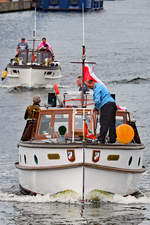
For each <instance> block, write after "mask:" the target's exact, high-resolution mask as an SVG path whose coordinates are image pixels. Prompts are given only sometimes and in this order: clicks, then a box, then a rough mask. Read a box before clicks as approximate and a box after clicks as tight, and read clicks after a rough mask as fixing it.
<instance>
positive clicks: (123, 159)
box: [16, 143, 144, 199]
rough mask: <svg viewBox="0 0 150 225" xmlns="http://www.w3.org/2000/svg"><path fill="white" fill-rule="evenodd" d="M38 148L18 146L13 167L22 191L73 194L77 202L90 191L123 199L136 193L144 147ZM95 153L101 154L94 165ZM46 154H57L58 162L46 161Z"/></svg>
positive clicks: (27, 145) (141, 170) (30, 145)
mask: <svg viewBox="0 0 150 225" xmlns="http://www.w3.org/2000/svg"><path fill="white" fill-rule="evenodd" d="M41 145H42V144H27V143H26V144H22V143H20V146H19V159H20V160H19V163H17V164H16V167H17V168H18V169H19V183H20V185H21V186H22V187H23V189H25V190H28V191H31V192H34V193H40V194H47V193H50V194H55V193H58V192H61V191H65V190H72V191H75V192H76V193H77V194H78V195H79V196H80V198H83V195H84V198H85V199H86V198H87V196H88V194H89V193H90V192H91V191H93V190H102V191H106V192H111V193H116V194H121V195H123V196H125V195H128V194H133V193H134V192H136V191H137V190H138V178H139V175H140V174H141V173H142V172H144V169H143V168H142V158H143V148H144V147H143V145H136V146H133V145H132V144H131V145H105V147H102V146H100V145H96V146H94V147H93V146H92V145H90V146H88V147H86V148H84V149H83V148H81V146H77V147H75V146H73V145H70V146H69V145H68V146H67V145H66V146H63V147H60V148H59V147H58V145H57V147H56V146H55V147H52V146H51V145H49V144H46V145H45V144H43V146H41ZM68 149H69V150H74V153H75V160H74V161H73V162H72V161H69V160H68V157H67V150H68ZM94 151H100V158H99V160H98V161H97V162H94V161H93V154H94ZM48 154H54V155H55V154H58V155H59V156H60V159H48V157H47V156H48ZM110 155H111V156H112V155H113V156H118V155H119V159H118V160H108V158H109V156H110ZM35 156H36V158H37V159H38V163H37V161H35ZM131 156H132V160H131ZM24 158H26V160H25V159H24ZM129 161H130V162H131V164H130V163H129Z"/></svg>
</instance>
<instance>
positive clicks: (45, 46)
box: [37, 37, 54, 60]
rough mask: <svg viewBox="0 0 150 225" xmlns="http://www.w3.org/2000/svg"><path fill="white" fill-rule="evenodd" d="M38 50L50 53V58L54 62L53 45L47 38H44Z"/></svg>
mask: <svg viewBox="0 0 150 225" xmlns="http://www.w3.org/2000/svg"><path fill="white" fill-rule="evenodd" d="M37 50H39V51H45V52H48V58H52V60H54V52H53V49H52V47H51V45H50V44H49V43H48V42H47V41H46V38H45V37H43V38H42V41H41V43H40V44H39V45H38V47H37Z"/></svg>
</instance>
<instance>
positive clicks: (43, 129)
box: [39, 115, 51, 135]
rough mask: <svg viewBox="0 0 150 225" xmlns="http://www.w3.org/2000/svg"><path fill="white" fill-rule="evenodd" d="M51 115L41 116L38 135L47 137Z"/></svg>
mask: <svg viewBox="0 0 150 225" xmlns="http://www.w3.org/2000/svg"><path fill="white" fill-rule="evenodd" d="M50 119H51V115H41V120H40V128H39V134H44V135H47V134H49V131H50Z"/></svg>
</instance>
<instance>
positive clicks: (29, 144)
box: [18, 141, 145, 150]
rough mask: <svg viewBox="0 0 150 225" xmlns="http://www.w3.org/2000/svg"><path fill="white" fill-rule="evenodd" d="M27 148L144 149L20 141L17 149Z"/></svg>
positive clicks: (140, 146) (110, 145) (137, 145)
mask: <svg viewBox="0 0 150 225" xmlns="http://www.w3.org/2000/svg"><path fill="white" fill-rule="evenodd" d="M20 146H21V147H28V148H49V149H51V148H52V149H57V148H60V149H64V148H65V149H66V148H83V147H84V148H90V149H106V150H110V149H113V150H142V149H144V148H145V147H144V145H143V144H134V145H132V144H130V145H121V144H105V145H98V144H92V145H91V144H84V145H83V144H51V143H32V142H22V141H20V142H19V144H18V147H20ZM29 150H30V149H29Z"/></svg>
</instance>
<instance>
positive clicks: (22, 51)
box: [16, 38, 29, 63]
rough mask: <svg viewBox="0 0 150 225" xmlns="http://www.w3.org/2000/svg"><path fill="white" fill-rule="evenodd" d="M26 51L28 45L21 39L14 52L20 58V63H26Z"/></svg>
mask: <svg viewBox="0 0 150 225" xmlns="http://www.w3.org/2000/svg"><path fill="white" fill-rule="evenodd" d="M28 49H29V46H28V43H27V42H26V41H25V38H21V42H19V43H18V45H17V48H16V51H17V55H18V56H19V57H21V58H22V63H25V62H26V58H27V51H28Z"/></svg>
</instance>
